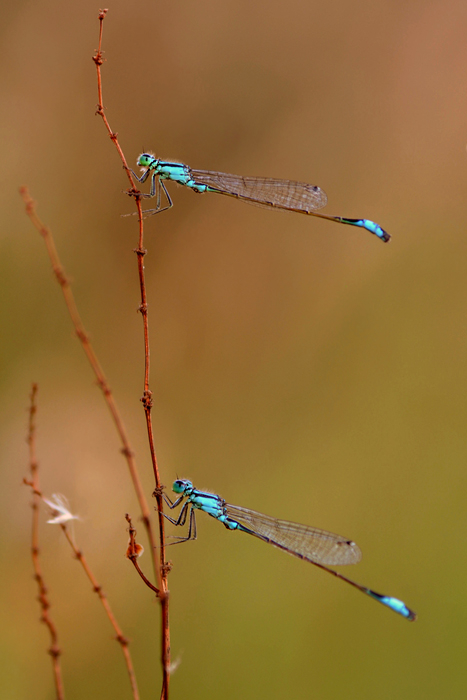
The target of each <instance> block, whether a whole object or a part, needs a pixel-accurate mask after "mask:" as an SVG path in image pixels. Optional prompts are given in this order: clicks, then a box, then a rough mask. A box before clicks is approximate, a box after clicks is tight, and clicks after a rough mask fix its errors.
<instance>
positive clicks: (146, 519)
mask: <svg viewBox="0 0 467 700" xmlns="http://www.w3.org/2000/svg"><path fill="white" fill-rule="evenodd" d="M20 194H21V196H22V198H23V200H24V202H25V204H26V213H27V215H28V216H29V218H30V220H31V222H32V224H33V225H34V227H35V228H36V229H37V230H38V231H39V233H40V234H41V236H42V238H43V239H44V242H45V245H46V248H47V252H48V254H49V258H50V261H51V263H52V270H53V273H54V275H55V277H56V279H57V282H58V283H59V285H60V287H61V288H62V292H63V296H64V298H65V304H66V307H67V309H68V312H69V314H70V316H71V320H72V323H73V326H74V327H75V331H76V335H77V336H78V338H79V340H80V341H81V344H82V346H83V350H84V352H85V353H86V357H87V358H88V360H89V364H90V365H91V367H92V369H93V371H94V374H95V375H96V378H97V384H98V385H99V387H100V388H101V390H102V393H103V394H104V398H105V401H106V403H107V406H108V408H109V410H110V413H111V415H112V418H113V420H114V423H115V427H116V428H117V432H118V434H119V437H120V440H121V443H122V445H123V447H122V453H123V455H124V456H125V458H126V460H127V464H128V469H129V471H130V475H131V479H132V482H133V487H134V489H135V491H136V495H137V497H138V502H139V504H140V508H141V513H142V520H143V523H144V526H145V528H146V532H147V535H148V539H149V543H150V545H151V552H152V554H153V563H154V569H155V572H156V577H157V574H158V573H159V566H158V565H157V559H156V554H155V544H156V543H155V537H154V533H153V530H152V525H151V521H150V511H149V507H148V504H147V502H146V498H145V496H144V491H143V487H142V485H141V482H140V479H139V475H138V471H137V468H136V461H135V457H134V453H133V450H132V449H131V446H130V442H129V439H128V436H127V433H126V429H125V425H124V423H123V420H122V417H121V415H120V412H119V410H118V408H117V404H116V402H115V399H114V396H113V394H112V391H111V389H110V387H109V385H108V383H107V379H106V377H105V375H104V372H103V370H102V368H101V366H100V364H99V360H98V359H97V356H96V354H95V352H94V350H93V348H92V345H91V343H90V340H89V337H88V335H87V333H86V330H85V328H84V326H83V323H82V321H81V317H80V315H79V312H78V308H77V306H76V302H75V299H74V296H73V292H72V291H71V286H70V282H69V280H68V278H67V276H66V274H65V271H64V269H63V267H62V265H61V263H60V258H59V257H58V253H57V250H56V248H55V243H54V240H53V237H52V234H51V232H50V231H49V229H48V228H47V227H46V226H44V224H43V223H42V221H41V220H40V219H39V218H38V216H37V214H36V210H35V206H34V202H33V200H32V199H31V197H30V195H29V192H28V190H27V188H26V187H21V188H20Z"/></svg>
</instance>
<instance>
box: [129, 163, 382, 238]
mask: <svg viewBox="0 0 467 700" xmlns="http://www.w3.org/2000/svg"><path fill="white" fill-rule="evenodd" d="M137 165H139V166H140V167H141V168H145V171H144V172H143V174H142V176H141V177H138V176H137V175H136V174H135V173H133V174H134V175H135V177H136V179H137V180H138V182H141V183H143V182H146V180H147V179H148V177H149V176H151V191H150V193H149V194H145V195H143V196H144V197H156V208H155V209H148V210H147V211H146V212H144V213H145V214H158V213H159V212H161V211H166V210H167V209H170V207H171V206H173V203H172V200H171V198H170V195H169V193H168V191H167V188H166V186H165V184H164V180H173V181H174V182H178V184H179V185H185V187H190V189H192V190H193V192H198V193H201V192H214V193H216V194H225V195H227V196H229V197H236V198H237V199H242V200H243V201H245V202H250V203H252V204H258V205H260V206H264V207H267V208H273V209H282V210H286V211H293V212H297V213H299V214H308V215H310V216H318V217H319V218H321V219H327V220H328V221H337V223H339V224H349V225H350V226H359V227H360V228H365V229H366V230H367V231H370V233H374V234H375V236H378V238H380V239H381V240H382V241H385V242H387V241H389V239H390V238H391V236H390V235H389V233H387V232H386V231H385V230H384V229H382V228H381V226H379V225H378V224H376V223H375V222H374V221H370V220H369V219H347V218H344V217H343V216H327V215H326V214H318V213H317V212H318V210H319V209H322V208H323V207H324V206H326V203H327V201H328V198H327V196H326V193H325V192H323V190H322V189H320V188H319V187H316V185H308V184H307V183H306V182H296V181H295V180H277V179H274V178H271V177H244V176H241V175H229V174H228V173H217V172H215V171H212V170H192V169H191V168H189V167H188V165H185V164H184V163H172V162H170V161H164V160H160V159H159V158H156V157H155V156H153V155H151V153H142V154H141V155H140V156H139V158H138V160H137ZM161 192H164V195H165V197H166V201H167V204H166V205H165V206H162V202H161Z"/></svg>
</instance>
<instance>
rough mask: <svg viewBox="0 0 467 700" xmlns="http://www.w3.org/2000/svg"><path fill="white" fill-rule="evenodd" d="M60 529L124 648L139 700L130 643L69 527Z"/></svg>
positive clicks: (127, 665) (134, 696) (134, 695)
mask: <svg viewBox="0 0 467 700" xmlns="http://www.w3.org/2000/svg"><path fill="white" fill-rule="evenodd" d="M60 527H61V528H62V530H63V533H64V535H65V537H66V538H67V540H68V543H69V545H70V547H71V548H72V550H73V552H74V555H75V557H76V558H77V560H78V561H79V562H80V564H81V566H82V567H83V569H84V572H85V574H86V576H87V577H88V579H89V580H90V581H91V584H92V588H93V591H94V593H97V595H98V596H99V599H100V601H101V603H102V605H103V606H104V610H105V612H106V614H107V617H108V618H109V620H110V624H111V625H112V627H113V628H114V630H115V635H116V636H115V639H116V640H117V642H118V643H119V644H120V646H121V647H122V652H123V655H124V657H125V663H126V667H127V670H128V675H129V677H130V684H131V690H132V695H133V698H134V700H139V692H138V685H137V683H136V676H135V670H134V668H133V662H132V660H131V655H130V650H129V649H128V644H129V641H128V639H127V638H126V637H125V636H124V634H123V632H122V630H121V629H120V627H119V625H118V623H117V620H116V619H115V616H114V614H113V612H112V609H111V607H110V604H109V601H108V600H107V597H106V595H105V593H103V592H102V588H101V586H100V585H99V584H98V582H97V580H96V579H95V577H94V574H93V573H92V571H91V569H90V568H89V565H88V563H87V561H86V559H85V557H84V554H83V553H82V551H81V550H80V549H78V548H77V546H76V545H75V543H74V541H73V538H72V537H71V535H70V532H69V530H68V527H67V526H66V525H65V524H62V525H60Z"/></svg>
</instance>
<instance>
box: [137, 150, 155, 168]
mask: <svg viewBox="0 0 467 700" xmlns="http://www.w3.org/2000/svg"><path fill="white" fill-rule="evenodd" d="M155 160H157V158H156V157H155V156H154V155H153V154H152V153H142V154H141V155H140V156H139V157H138V160H137V161H136V165H139V167H140V168H149V166H150V165H152V164H153V163H154V161H155Z"/></svg>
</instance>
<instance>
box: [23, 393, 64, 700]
mask: <svg viewBox="0 0 467 700" xmlns="http://www.w3.org/2000/svg"><path fill="white" fill-rule="evenodd" d="M37 390H38V386H37V384H33V385H32V389H31V396H30V398H31V403H30V406H29V426H28V437H27V443H28V445H29V471H30V473H31V480H30V481H28V482H27V483H28V485H30V486H31V488H32V502H31V508H32V532H31V556H32V564H33V567H34V578H35V580H36V583H37V586H38V589H39V596H38V601H39V603H40V606H41V611H42V614H41V618H40V619H41V622H43V623H44V625H46V627H47V628H48V630H49V633H50V640H51V643H50V647H49V649H48V653H49V654H50V656H51V657H52V668H53V674H54V680H55V689H56V691H57V700H64V698H65V692H64V688H63V680H62V670H61V666H60V655H61V653H62V652H61V650H60V647H59V646H58V636H57V628H56V627H55V625H54V623H53V622H52V618H51V616H50V601H49V597H48V591H47V588H46V585H45V583H44V577H43V575H42V569H41V565H40V559H39V554H40V550H39V503H40V491H39V471H38V470H39V465H38V462H37V457H36V423H35V417H36V411H37V405H36V396H37ZM25 481H26V480H25Z"/></svg>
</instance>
